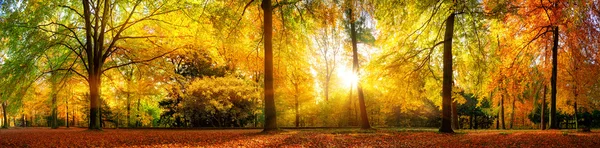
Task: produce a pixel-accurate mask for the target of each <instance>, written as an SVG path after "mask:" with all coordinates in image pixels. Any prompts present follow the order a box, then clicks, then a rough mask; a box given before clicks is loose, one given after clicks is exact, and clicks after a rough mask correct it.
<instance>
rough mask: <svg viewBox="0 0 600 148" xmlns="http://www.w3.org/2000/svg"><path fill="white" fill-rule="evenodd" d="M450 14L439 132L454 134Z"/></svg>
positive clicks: (445, 40)
mask: <svg viewBox="0 0 600 148" xmlns="http://www.w3.org/2000/svg"><path fill="white" fill-rule="evenodd" d="M455 15H456V14H454V13H452V14H450V16H449V17H448V19H447V20H446V31H445V34H444V59H443V62H444V68H443V70H444V74H443V75H444V77H443V83H442V84H443V86H442V126H441V127H440V130H439V131H440V132H443V133H454V131H453V130H452V125H451V124H452V123H451V113H450V110H451V106H452V105H451V103H452V37H453V36H454V35H453V33H454V16H455Z"/></svg>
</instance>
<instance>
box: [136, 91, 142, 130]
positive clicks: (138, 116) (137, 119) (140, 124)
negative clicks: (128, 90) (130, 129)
mask: <svg viewBox="0 0 600 148" xmlns="http://www.w3.org/2000/svg"><path fill="white" fill-rule="evenodd" d="M141 100H142V99H140V98H138V100H137V113H136V114H137V115H136V116H137V118H136V120H135V127H140V126H142V122H141V121H140V120H141V119H140V118H141V115H140V106H141V105H142V103H141Z"/></svg>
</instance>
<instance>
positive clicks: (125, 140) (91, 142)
mask: <svg viewBox="0 0 600 148" xmlns="http://www.w3.org/2000/svg"><path fill="white" fill-rule="evenodd" d="M599 145H600V132H599V131H597V130H594V131H593V132H591V133H579V132H576V131H566V130H550V131H536V130H530V131H523V130H516V131H498V130H483V131H478V130H474V131H459V132H458V133H457V134H439V133H436V132H435V130H433V129H432V130H406V129H402V130H398V129H378V130H376V131H359V130H352V129H344V130H323V129H315V130H282V131H280V132H273V133H268V134H264V133H261V130H256V129H247V130H246V129H244V130H180V129H178V130H166V129H138V130H134V129H105V130H104V131H102V132H96V131H87V130H86V129H81V128H71V129H64V128H63V129H56V130H51V129H46V128H26V129H2V130H0V147H538V146H541V147H598V146H599Z"/></svg>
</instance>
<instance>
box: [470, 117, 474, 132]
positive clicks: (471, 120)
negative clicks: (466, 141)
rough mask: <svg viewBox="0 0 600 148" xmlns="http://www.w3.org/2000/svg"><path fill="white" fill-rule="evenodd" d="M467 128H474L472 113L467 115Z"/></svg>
mask: <svg viewBox="0 0 600 148" xmlns="http://www.w3.org/2000/svg"><path fill="white" fill-rule="evenodd" d="M469 128H470V129H475V128H473V115H470V116H469Z"/></svg>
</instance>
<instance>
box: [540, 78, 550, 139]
mask: <svg viewBox="0 0 600 148" xmlns="http://www.w3.org/2000/svg"><path fill="white" fill-rule="evenodd" d="M547 88H548V87H546V85H544V96H543V97H542V111H541V116H542V117H541V118H542V119H541V121H542V122H541V123H540V124H542V127H541V128H542V130H545V129H546V119H545V117H546V90H547Z"/></svg>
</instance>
